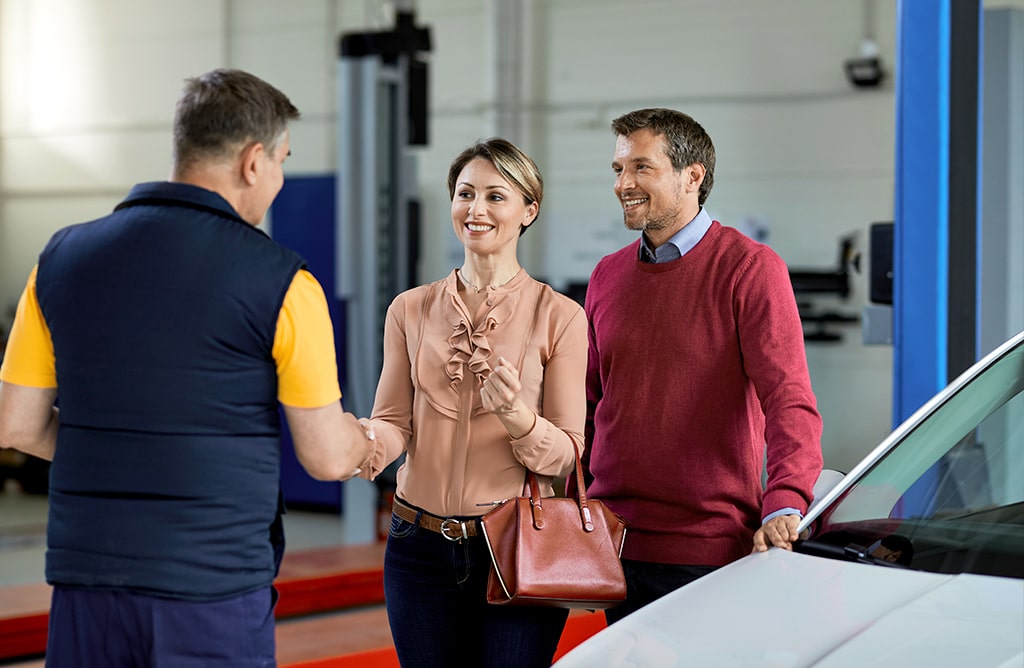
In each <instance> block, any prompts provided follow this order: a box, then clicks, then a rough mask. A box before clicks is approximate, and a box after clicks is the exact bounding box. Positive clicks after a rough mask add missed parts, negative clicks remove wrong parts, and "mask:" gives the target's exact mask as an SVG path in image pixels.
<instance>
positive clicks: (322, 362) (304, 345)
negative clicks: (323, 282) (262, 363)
mask: <svg viewBox="0 0 1024 668" xmlns="http://www.w3.org/2000/svg"><path fill="white" fill-rule="evenodd" d="M273 357H274V362H275V363H276V364H277V398H278V401H280V402H281V403H282V404H285V405H287V406H294V407H296V408H319V407H320V406H326V405H327V404H330V403H333V402H335V401H338V400H339V399H340V398H341V388H340V387H339V385H338V361H337V358H336V357H335V350H334V327H333V325H332V324H331V314H330V312H329V311H328V310H327V298H326V296H325V295H324V289H323V288H322V287H321V286H320V283H319V282H317V280H316V278H314V277H313V274H311V273H309V272H308V271H306V270H305V269H300V270H299V271H298V273H296V274H295V278H293V279H292V284H291V286H290V287H289V288H288V293H287V294H286V295H285V297H284V304H282V305H281V313H280V314H279V315H278V318H277V331H276V332H275V334H274V348H273Z"/></svg>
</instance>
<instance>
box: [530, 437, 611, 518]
mask: <svg viewBox="0 0 1024 668" xmlns="http://www.w3.org/2000/svg"><path fill="white" fill-rule="evenodd" d="M572 453H573V459H574V460H575V461H576V490H577V494H576V505H577V506H579V509H580V523H581V524H582V526H583V530H584V531H587V532H589V531H593V530H594V521H593V519H592V518H591V515H590V505H589V504H588V503H587V490H586V488H585V487H584V485H583V464H582V463H581V462H580V453H579V452H577V451H576V446H575V445H573V447H572ZM527 494H529V496H530V511H531V513H532V514H533V528H535V529H543V528H544V505H543V500H542V499H541V496H540V485H539V484H538V483H537V476H536V474H535V473H534V472H533V471H531V470H530V469H526V481H525V483H524V485H523V496H526V495H527Z"/></svg>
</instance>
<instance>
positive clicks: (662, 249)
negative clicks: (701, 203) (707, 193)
mask: <svg viewBox="0 0 1024 668" xmlns="http://www.w3.org/2000/svg"><path fill="white" fill-rule="evenodd" d="M710 228H711V216H709V215H708V212H707V211H706V210H705V209H704V207H701V208H700V211H698V212H697V215H696V216H694V217H693V220H691V221H690V222H689V223H687V224H686V225H683V228H682V229H681V230H679V231H678V232H676V233H675V234H673V235H672V237H671V238H669V240H668V241H667V242H666V243H663V244H662V245H661V246H659V247H658V248H656V249H652V248H651V247H650V245H649V244H648V243H647V237H646V236H644V235H643V234H641V235H640V261H641V262H652V263H655V264H661V263H662V262H671V261H672V260H678V259H679V258H681V257H682V256H684V255H686V254H687V253H688V252H690V251H691V250H693V247H694V246H696V245H697V244H698V243H700V240H701V239H703V238H704V235H705V234H706V233H707V231H708V230H709V229H710Z"/></svg>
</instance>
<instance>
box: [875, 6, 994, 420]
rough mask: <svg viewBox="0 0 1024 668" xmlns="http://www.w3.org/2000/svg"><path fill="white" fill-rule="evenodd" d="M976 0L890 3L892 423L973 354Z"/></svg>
mask: <svg viewBox="0 0 1024 668" xmlns="http://www.w3.org/2000/svg"><path fill="white" fill-rule="evenodd" d="M981 17H982V13H981V6H980V3H979V1H978V0H900V2H899V5H898V9H897V57H896V58H897V70H896V211H895V214H894V215H895V225H894V243H893V267H894V272H893V344H894V350H893V374H894V375H893V422H894V424H898V423H900V422H902V421H903V420H904V419H906V418H907V417H909V416H910V415H911V414H912V413H913V412H914V411H915V410H917V409H918V408H919V407H920V406H921V405H922V404H923V403H924V402H925V401H927V400H928V399H929V398H930V397H931V396H932V395H933V394H935V393H936V392H937V391H939V390H940V389H942V388H943V387H945V386H946V384H947V383H948V382H949V381H950V380H952V379H953V378H954V377H955V376H957V375H958V374H959V373H960V372H962V371H963V370H964V369H966V368H967V367H968V366H970V364H971V363H972V362H973V361H974V360H975V359H976V356H977V343H976V340H977V337H976V331H977V322H978V316H977V294H976V293H977V285H978V280H977V252H978V251H977V246H978V245H977V238H978V230H979V221H980V215H979V201H980V200H979V197H978V190H979V181H980V178H979V177H980V175H979V171H980V167H979V165H980V164H981V163H980V149H979V148H978V147H979V144H980V142H979V137H980V132H979V123H978V119H979V118H980V114H979V111H978V109H979V104H980V94H979V89H980V79H981V76H980V73H979V72H980V62H981V59H980V55H979V53H980V48H979V45H980V33H981Z"/></svg>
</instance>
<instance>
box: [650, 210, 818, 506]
mask: <svg viewBox="0 0 1024 668" xmlns="http://www.w3.org/2000/svg"><path fill="white" fill-rule="evenodd" d="M709 229H711V216H709V215H708V212H707V211H706V210H705V209H704V207H701V208H700V211H698V212H697V215H696V216H694V218H693V220H691V221H690V222H689V223H687V224H686V225H683V228H682V229H681V230H679V231H678V232H676V233H675V234H673V235H672V236H671V238H669V240H668V241H666V242H665V243H663V244H662V245H660V246H658V247H657V248H654V249H652V248H651V247H650V245H649V244H648V243H647V237H646V236H645V235H643V234H641V235H640V261H641V262H650V263H652V264H661V263H662V262H671V261H672V260H678V259H679V258H681V257H682V256H684V255H686V254H687V253H689V252H690V251H691V250H693V247H694V246H696V245H697V244H698V243H700V240H701V239H703V238H704V235H705V234H707V232H708V230H709ZM779 515H798V516H799V517H800V518H803V513H801V512H800V511H799V510H797V509H796V508H781V509H779V510H776V511H775V512H774V513H771V514H769V515H766V516H765V517H764V518H762V519H761V523H762V524H764V523H765V522H767V521H768V520H770V519H772V518H773V517H778V516H779Z"/></svg>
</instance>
